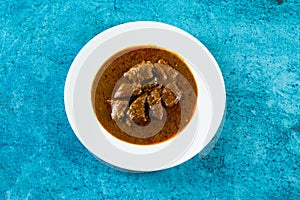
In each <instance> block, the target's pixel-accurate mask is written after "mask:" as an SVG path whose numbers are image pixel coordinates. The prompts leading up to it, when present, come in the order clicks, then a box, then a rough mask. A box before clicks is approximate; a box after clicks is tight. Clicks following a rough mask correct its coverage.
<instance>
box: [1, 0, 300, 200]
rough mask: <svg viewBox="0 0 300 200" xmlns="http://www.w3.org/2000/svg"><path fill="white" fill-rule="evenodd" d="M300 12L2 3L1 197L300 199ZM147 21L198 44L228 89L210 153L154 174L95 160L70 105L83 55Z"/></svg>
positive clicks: (273, 5) (214, 4)
mask: <svg viewBox="0 0 300 200" xmlns="http://www.w3.org/2000/svg"><path fill="white" fill-rule="evenodd" d="M299 8H300V3H299V1H296V0H290V1H283V4H280V5H279V4H278V3H277V1H276V0H261V1H254V0H240V1H230V0H229V1H213V0H207V1H192V0H190V1H181V0H174V1H167V0H163V1H158V0H144V1H143V0H140V1H135V2H134V3H133V1H130V2H129V1H121V0H114V1H109V0H103V1H98V2H97V1H84V0H79V1H66V2H65V1H54V0H52V1H49V0H48V1H33V0H32V1H25V0H19V1H15V0H14V1H8V0H6V1H1V4H0V80H1V84H0V93H1V98H0V120H1V121H0V122H1V124H0V130H1V140H0V145H1V146H0V178H1V182H0V199H109V198H120V199H171V198H173V199H177V198H178V199H280V200H281V199H300V107H299V104H300V89H299V88H300V86H299V85H300V69H299V68H300V66H299V64H300V61H299V60H300V53H299V51H300V47H299V46H300V42H299V40H300V38H299V37H300V35H299V34H300V26H299V23H300V18H299ZM136 20H154V21H161V22H165V23H169V24H171V25H175V26H178V27H179V28H182V29H183V30H186V31H188V32H189V33H191V34H192V35H194V36H195V37H196V38H198V39H199V40H200V41H201V42H203V44H204V45H206V46H207V48H208V49H209V50H210V51H211V52H212V54H213V55H214V56H215V58H216V60H217V61H218V63H219V65H220V68H221V70H222V72H223V75H224V79H225V83H226V89H227V116H226V121H225V125H224V129H223V132H222V134H221V136H220V139H219V141H218V143H217V145H216V147H215V148H214V149H213V150H212V151H211V152H210V154H208V155H207V156H206V157H204V158H201V157H200V156H196V157H194V158H193V159H191V160H190V161H188V162H186V163H184V164H182V165H180V166H178V167H175V168H172V169H168V170H165V171H161V172H155V173H146V174H130V173H125V172H121V171H117V170H115V169H112V168H110V167H107V166H105V165H103V164H102V163H100V162H98V161H97V160H96V159H95V158H94V157H92V156H91V155H90V154H89V153H88V152H87V151H86V150H85V149H84V147H83V146H82V145H81V143H80V142H79V141H78V140H77V138H76V137H75V135H74V134H73V132H72V130H71V128H70V126H69V124H68V121H67V118H66V115H65V112H64V104H63V89H64V81H65V78H66V75H67V72H68V69H69V67H70V65H71V63H72V60H73V59H74V58H75V56H76V54H77V53H78V51H79V50H80V49H81V48H82V47H83V45H84V44H85V43H87V42H88V41H89V40H90V39H91V38H92V37H94V36H95V35H96V34H98V33H100V32H101V31H103V30H105V29H107V28H110V27H112V26H114V25H117V24H120V23H124V22H128V21H136Z"/></svg>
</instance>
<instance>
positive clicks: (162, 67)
mask: <svg viewBox="0 0 300 200" xmlns="http://www.w3.org/2000/svg"><path fill="white" fill-rule="evenodd" d="M154 69H155V73H156V75H157V76H158V77H159V78H160V80H161V81H163V82H165V81H167V80H168V81H174V80H175V79H176V77H177V76H178V74H179V73H178V71H177V70H175V69H173V68H172V67H171V66H170V65H168V63H167V62H166V61H165V60H163V59H160V60H158V62H157V63H155V64H154Z"/></svg>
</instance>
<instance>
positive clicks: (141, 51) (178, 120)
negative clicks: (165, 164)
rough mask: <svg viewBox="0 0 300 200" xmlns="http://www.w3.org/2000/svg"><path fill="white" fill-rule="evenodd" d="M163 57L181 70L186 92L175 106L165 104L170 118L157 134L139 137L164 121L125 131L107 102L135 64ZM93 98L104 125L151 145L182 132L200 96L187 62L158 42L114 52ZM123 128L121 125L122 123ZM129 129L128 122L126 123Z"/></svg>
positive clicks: (118, 135) (125, 138) (101, 72)
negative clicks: (122, 78) (158, 44)
mask: <svg viewBox="0 0 300 200" xmlns="http://www.w3.org/2000/svg"><path fill="white" fill-rule="evenodd" d="M159 59H164V60H165V61H167V62H168V64H169V65H170V66H171V67H173V68H174V69H175V70H177V71H178V72H179V73H180V74H181V75H182V76H181V77H184V78H185V80H179V81H178V82H179V83H178V88H179V89H180V90H181V91H182V92H183V94H182V97H181V99H180V101H179V103H178V104H176V105H175V106H173V107H172V108H165V111H166V113H167V114H166V122H165V124H164V125H163V128H162V129H161V130H160V131H159V132H158V133H157V134H156V135H154V136H151V137H147V138H145V137H146V136H145V135H144V136H143V137H144V138H141V137H139V136H138V135H139V134H146V133H147V132H151V129H155V124H156V123H157V125H158V126H160V125H161V124H160V123H161V121H159V120H152V121H151V122H152V124H151V125H152V126H149V127H148V126H145V127H140V130H137V129H136V128H132V130H130V131H132V132H133V133H134V132H137V133H136V134H135V135H137V137H134V136H132V135H129V134H127V133H125V132H124V131H123V130H124V129H123V128H122V126H124V127H125V126H126V124H125V123H124V124H123V125H122V124H121V126H120V124H119V125H118V124H117V123H116V122H115V121H114V120H113V119H112V118H111V111H112V109H111V105H110V104H109V103H108V102H107V100H110V99H111V98H112V93H113V90H114V87H115V85H116V83H117V82H118V80H119V79H120V78H121V77H122V76H123V74H124V73H125V72H127V71H128V70H129V69H130V68H131V67H132V66H134V65H136V64H138V63H140V62H142V61H143V60H147V61H148V60H150V61H151V62H153V63H155V62H157V61H158V60H159ZM91 96H92V102H93V105H94V111H95V113H96V116H97V119H98V121H99V122H100V123H101V125H102V126H103V127H104V128H105V129H106V130H107V131H108V132H109V133H110V134H111V135H113V136H115V137H116V138H118V139H120V140H123V141H126V142H129V143H133V144H139V145H149V144H155V143H160V142H163V141H165V140H168V139H170V138H172V137H174V136H175V135H176V134H177V133H179V132H180V131H181V130H182V129H183V128H184V127H185V126H186V125H187V124H188V122H189V121H190V119H191V117H192V115H193V113H194V111H195V107H196V100H197V86H196V82H195V79H194V77H193V75H192V73H191V71H190V70H189V68H188V66H187V65H186V64H185V62H184V61H183V60H182V59H180V58H179V56H177V55H176V54H174V53H172V52H170V51H167V50H164V49H161V48H157V47H154V46H139V47H132V48H128V49H124V50H122V51H120V52H118V53H117V54H115V55H113V56H112V57H111V58H110V59H109V60H107V61H106V62H105V63H104V64H103V66H102V67H101V68H100V70H99V72H98V73H97V75H96V77H95V79H94V83H93V89H92V93H91ZM119 126H120V127H121V128H120V127H119ZM126 128H127V130H128V128H129V127H128V126H127V127H126Z"/></svg>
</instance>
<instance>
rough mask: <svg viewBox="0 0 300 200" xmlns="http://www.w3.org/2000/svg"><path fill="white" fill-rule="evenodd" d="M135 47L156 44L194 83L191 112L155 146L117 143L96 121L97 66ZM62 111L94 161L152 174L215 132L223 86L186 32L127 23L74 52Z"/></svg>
mask: <svg viewBox="0 0 300 200" xmlns="http://www.w3.org/2000/svg"><path fill="white" fill-rule="evenodd" d="M137 45H156V46H159V47H162V48H165V49H168V50H170V51H173V52H176V53H177V54H179V55H180V56H181V57H182V58H183V59H184V60H185V61H186V62H187V63H188V65H189V67H190V69H191V71H192V73H193V74H194V77H195V79H196V82H197V87H198V99H197V108H196V111H195V114H194V116H193V118H192V120H191V122H190V123H189V124H188V126H187V127H186V128H185V129H184V130H183V131H182V132H181V133H180V134H178V136H176V137H174V138H173V139H171V140H168V141H167V142H163V143H160V144H157V145H147V146H141V145H133V144H128V143H126V142H123V141H120V140H118V139H116V138H114V137H113V136H111V135H110V134H109V133H107V132H106V130H105V129H104V128H102V126H101V125H100V123H99V122H98V120H97V118H96V116H95V114H94V112H93V108H92V102H91V94H90V93H91V87H92V82H93V79H94V77H95V74H96V73H97V71H98V70H99V67H100V66H101V65H102V64H103V63H104V62H105V61H106V60H107V59H108V58H109V57H110V56H111V55H113V54H115V53H116V52H118V51H120V50H122V49H125V48H128V47H131V46H137ZM64 98H65V108H66V113H67V117H68V120H69V122H70V125H71V127H72V129H73V131H74V133H75V134H76V136H77V137H78V139H79V140H80V141H81V143H82V144H83V145H84V146H85V147H86V148H87V149H88V150H89V151H90V152H91V153H92V154H93V155H95V156H96V157H97V158H99V159H101V160H102V161H104V162H106V163H108V164H111V165H113V166H115V167H118V168H121V169H125V170H130V171H156V170H161V169H166V168H169V167H172V166H176V165H179V164H181V163H182V162H184V161H186V160H188V159H190V158H191V157H193V156H194V155H196V154H197V153H199V152H200V151H201V150H202V149H203V148H204V147H205V146H206V145H207V144H208V143H209V141H210V140H211V139H212V138H213V136H214V135H215V133H216V131H217V130H218V128H219V126H220V123H221V121H222V117H223V115H224V110H225V102H226V95H225V86H224V81H223V77H222V74H221V71H220V69H219V67H218V64H217V62H216V61H215V59H214V58H213V56H212V55H211V54H210V52H209V51H208V50H207V49H206V48H205V47H204V45H203V44H202V43H200V42H199V41H198V40H197V39H195V38H194V37H193V36H191V35H190V34H188V33H186V32H184V31H183V30H181V29H178V28H176V27H174V26H170V25H167V24H163V23H158V22H130V23H126V24H122V25H119V26H115V27H113V28H110V29H108V30H106V31H104V32H102V33H100V34H99V35H97V36H96V37H94V38H93V39H92V40H90V41H89V42H88V43H87V44H86V45H85V46H84V47H83V48H82V49H81V51H80V52H79V53H78V55H77V56H76V58H75V59H74V61H73V63H72V66H71V68H70V70H69V73H68V76H67V79H66V83H65V93H64Z"/></svg>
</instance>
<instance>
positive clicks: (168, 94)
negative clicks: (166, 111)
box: [162, 82, 182, 108]
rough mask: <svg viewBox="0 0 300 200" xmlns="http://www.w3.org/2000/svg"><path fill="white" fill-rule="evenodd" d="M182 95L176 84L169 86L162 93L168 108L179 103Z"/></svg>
mask: <svg viewBox="0 0 300 200" xmlns="http://www.w3.org/2000/svg"><path fill="white" fill-rule="evenodd" d="M181 95H182V92H181V91H180V90H179V88H178V87H177V85H176V84H175V82H172V83H169V84H167V85H166V86H165V87H164V89H163V91H162V100H163V102H164V103H165V105H166V107H169V108H170V107H172V106H174V105H175V104H177V103H178V101H179V100H180V98H181Z"/></svg>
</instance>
